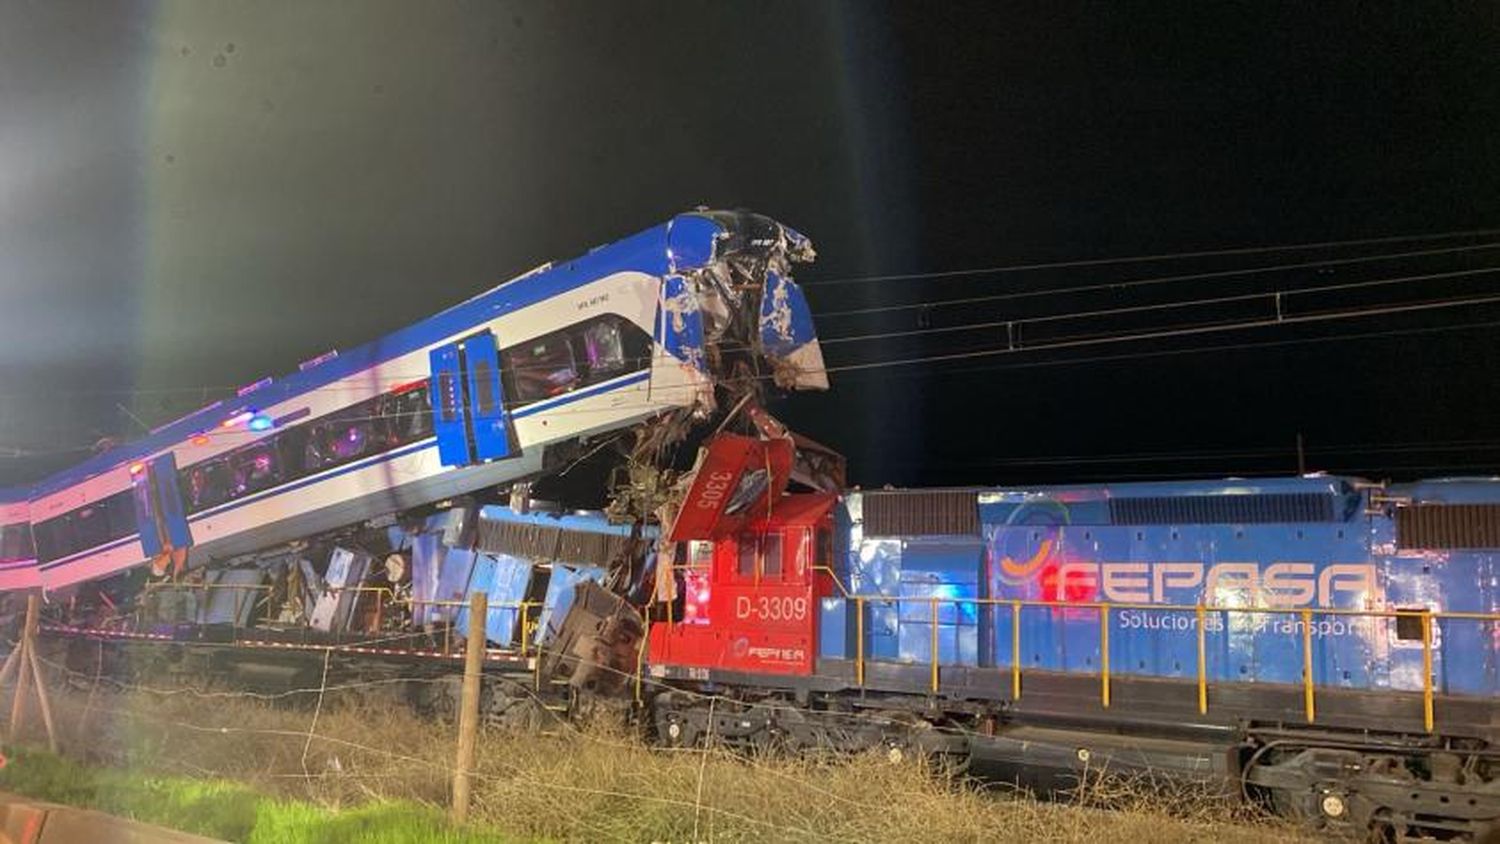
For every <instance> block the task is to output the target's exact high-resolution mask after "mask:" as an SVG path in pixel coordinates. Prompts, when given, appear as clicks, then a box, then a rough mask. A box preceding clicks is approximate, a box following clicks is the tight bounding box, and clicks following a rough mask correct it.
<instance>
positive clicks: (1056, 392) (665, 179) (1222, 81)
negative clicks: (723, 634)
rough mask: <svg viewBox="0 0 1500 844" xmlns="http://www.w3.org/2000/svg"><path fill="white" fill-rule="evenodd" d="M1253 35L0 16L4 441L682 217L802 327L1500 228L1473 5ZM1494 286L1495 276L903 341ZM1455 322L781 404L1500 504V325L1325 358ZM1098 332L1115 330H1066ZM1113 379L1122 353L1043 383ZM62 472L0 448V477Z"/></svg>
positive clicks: (1027, 448) (1483, 42)
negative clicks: (795, 291) (804, 313)
mask: <svg viewBox="0 0 1500 844" xmlns="http://www.w3.org/2000/svg"><path fill="white" fill-rule="evenodd" d="M1170 5H1176V4H1170ZM1253 8H1254V7H1253V6H1250V5H1247V6H1244V7H1239V8H1231V7H1219V8H1216V9H1215V10H1212V11H1208V10H1199V9H1198V7H1197V6H1196V5H1192V4H1180V7H1179V8H1168V5H1162V4H1155V5H1142V6H1141V7H1137V8H1126V7H1125V6H1123V5H1120V4H1097V5H1086V6H1068V7H1066V9H1064V8H1060V7H1059V6H1058V5H1055V4H1043V5H1041V6H1038V7H1036V8H1022V7H1016V6H1004V7H1001V6H999V5H998V4H995V5H992V4H975V5H965V4H958V5H949V4H915V3H913V4H909V5H895V6H887V5H883V4H877V3H873V2H849V3H844V4H827V3H768V2H756V3H743V4H739V3H736V4H730V3H722V4H691V3H637V4H623V3H620V4H615V3H595V2H575V3H560V4H558V3H534V4H533V3H465V4H459V3H408V2H357V3H355V2H348V3H334V2H270V3H254V4H251V3H221V2H186V0H184V1H183V2H162V3H116V4H98V3H93V2H86V0H47V1H46V2H22V1H20V0H9V2H5V3H3V4H0V449H4V448H6V447H9V448H23V449H28V450H33V451H39V452H43V453H51V452H55V451H56V450H58V449H65V448H72V447H78V446H84V447H86V446H87V445H88V444H90V443H92V442H93V441H94V440H96V439H97V438H98V437H100V436H103V435H105V434H115V435H119V434H130V433H131V432H132V430H134V431H135V432H137V433H138V432H139V428H138V426H136V425H135V423H133V422H131V421H130V419H129V417H128V415H127V414H126V412H125V411H124V410H122V409H121V408H120V407H117V404H119V405H124V406H125V407H126V408H129V409H130V410H131V412H133V413H135V414H136V415H138V416H140V417H142V418H144V419H145V420H146V421H147V422H148V423H153V424H154V423H157V422H160V421H163V420H164V419H165V418H169V417H171V416H174V415H176V414H177V413H179V412H181V411H182V410H185V409H188V408H189V407H191V406H193V405H194V404H196V403H199V402H201V399H202V398H203V397H204V396H205V395H207V396H209V397H216V396H217V395H218V394H219V391H221V390H222V388H224V387H233V386H235V385H238V384H244V383H248V382H250V381H254V380H256V379H258V378H260V377H262V376H264V375H267V374H273V373H279V372H283V371H287V370H291V369H294V368H295V366H296V364H297V362H298V361H301V360H304V359H307V358H309V357H312V356H314V355H316V354H319V353H321V352H323V351H325V350H327V349H329V348H335V347H343V348H347V347H350V346H353V345H355V344H358V343H360V342H363V341H365V340H368V339H372V338H373V337H375V336H377V335H378V334H380V333H382V332H385V331H388V330H391V329H393V328H396V327H398V326H400V325H403V324H405V323H407V322H410V321H412V320H414V319H415V318H417V317H419V316H421V315H424V314H426V313H430V312H433V311H436V310H438V309H440V308H442V307H445V306H446V305H448V304H451V303H453V302H455V301H457V300H460V299H463V298H466V297H468V296H470V295H472V294H473V293H474V292H477V291H478V290H480V289H482V288H484V287H487V286H489V285H490V284H493V283H494V282H496V281H498V280H499V279H501V278H504V277H508V276H510V275H513V274H515V273H517V272H520V271H524V270H526V269H528V268H530V267H532V266H535V265H537V264H539V263H541V262H543V261H545V260H549V259H561V258H567V257H571V256H573V255H575V254H579V253H581V252H583V251H585V250H586V249H587V248H589V247H591V246H594V245H597V244H600V243H604V242H607V241H609V240H612V239H615V238H618V237H620V236H623V235H626V234H629V233H631V232H634V231H637V230H639V229H642V228H645V227H647V226H649V225H652V224H654V223H656V222H659V221H661V220H663V219H665V218H667V217H668V216H669V215H671V214H672V213H674V212H676V211H679V210H683V209H686V208H690V207H692V206H695V205H699V204H705V205H714V206H736V207H748V208H753V209H755V210H758V211H761V212H763V213H766V214H769V215H771V216H774V217H777V218H779V219H781V220H784V221H786V222H787V223H790V224H791V225H793V226H795V227H797V228H798V229H800V230H802V231H804V232H806V233H807V234H808V235H809V236H811V237H812V238H813V240H814V242H815V243H816V244H817V246H818V250H819V260H818V263H817V264H816V265H815V266H813V267H811V268H807V269H805V270H804V271H803V272H802V273H801V275H800V278H801V280H802V281H804V282H806V283H807V284H808V285H809V289H810V296H811V298H812V301H813V304H814V308H815V310H817V311H829V312H831V311H837V310H847V309H850V308H857V307H870V306H877V305H887V304H894V303H904V302H913V301H922V300H935V299H941V298H952V297H957V296H970V295H982V294H986V293H994V292H1007V291H1024V290H1041V289H1049V288H1057V287H1066V286H1076V285H1080V284H1092V283H1100V282H1109V281H1117V280H1128V279H1133V278H1140V277H1152V276H1160V275H1167V274H1172V273H1178V272H1191V271H1201V270H1216V269H1224V268H1232V267H1245V266H1251V265H1254V264H1258V263H1278V262H1279V263H1290V262H1294V261H1302V260H1314V259H1318V258H1328V257H1340V256H1346V255H1367V254H1372V253H1373V252H1376V251H1397V250H1398V249H1401V250H1405V249H1413V248H1419V247H1421V246H1423V245H1427V246H1430V245H1432V244H1417V245H1416V246H1413V245H1411V244H1402V245H1401V246H1399V247H1397V246H1383V247H1379V248H1378V249H1374V248H1368V247H1367V248H1364V249H1362V250H1354V251H1343V252H1336V251H1330V250H1316V251H1312V252H1300V253H1293V254H1291V255H1287V254H1273V255H1259V256H1243V257H1236V258H1224V259H1215V260H1193V261H1186V262H1172V263H1168V262H1161V263H1150V264H1135V265H1120V266H1102V267H1091V268H1082V269H1073V270H1067V271H1061V270H1058V271H1038V272H1029V273H1009V274H998V275H995V274H992V275H975V276H966V277H963V278H961V279H957V280H948V281H890V282H881V283H869V284H844V285H839V284H834V285H827V286H823V287H820V286H819V284H820V283H824V284H826V283H827V282H829V281H833V280H837V279H844V278H849V277H856V276H866V275H871V274H889V273H909V272H924V271H937V270H949V269H958V268H968V267H987V266H1004V265H1011V264H1018V263H1030V262H1036V261H1067V260H1073V259H1081V258H1095V257H1106V256H1126V255H1139V254H1156V253H1164V252H1177V251H1190V250H1206V249H1218V248H1226V247H1236V246H1247V245H1262V244H1281V243H1306V242H1321V241H1329V240H1341V239H1354V238H1373V237H1384V236H1395V235H1408V234H1424V233H1436V232H1450V231H1460V230H1474V229H1488V228H1497V227H1500V100H1497V97H1500V94H1497V92H1500V13H1497V8H1500V7H1495V6H1493V5H1484V6H1482V7H1481V11H1476V12H1472V13H1463V14H1454V13H1451V12H1443V13H1439V12H1437V11H1436V10H1435V9H1434V8H1432V7H1416V6H1413V7H1410V8H1409V9H1407V10H1405V11H1403V10H1401V9H1397V8H1392V9H1381V8H1376V7H1365V8H1362V9H1360V10H1357V11H1356V12H1353V13H1350V14H1340V13H1337V12H1335V11H1332V10H1330V9H1329V8H1328V7H1326V6H1324V5H1322V4H1318V5H1317V6H1316V7H1308V8H1307V9H1303V10H1295V9H1293V10H1291V11H1285V10H1283V11H1282V12H1281V13H1279V14H1273V13H1271V12H1269V11H1267V12H1263V13H1259V14H1252V9H1253ZM1492 239H1494V238H1493V237H1492ZM1473 242H1475V241H1474V240H1473V239H1472V238H1470V239H1461V240H1450V241H1444V242H1443V243H1441V244H1438V245H1453V244H1455V243H1458V244H1464V243H1473ZM1486 261H1488V262H1489V263H1486ZM1489 265H1500V250H1496V252H1495V253H1490V252H1484V251H1477V252H1473V253H1462V254H1459V255H1454V256H1446V257H1436V258H1428V259H1413V260H1407V261H1402V262H1387V263H1366V264H1361V265H1358V266H1357V267H1345V268H1336V269H1323V270H1302V271H1289V272H1285V273H1277V274H1267V275H1262V276H1256V277H1254V278H1253V279H1250V280H1248V281H1247V280H1244V279H1235V280H1223V279H1219V280H1214V279H1207V280H1197V281H1191V282H1184V283H1179V284H1174V285H1168V286H1166V287H1163V288H1161V289H1159V290H1156V291H1155V292H1150V293H1140V292H1138V291H1125V290H1116V291H1106V292H1104V293H1102V294H1097V295H1095V294H1090V295H1083V296H1079V295H1073V294H1069V295H1058V296H1055V297H1037V298H1034V299H1028V300H1025V302H1024V304H1005V305H1002V306H996V307H989V308H973V309H970V308H946V309H944V308H939V309H937V310H936V311H934V312H933V313H932V314H929V315H928V316H927V317H926V319H929V320H931V323H924V324H935V325H946V324H952V323H953V322H954V321H956V320H961V319H967V318H978V317H982V318H984V319H992V318H1000V319H1011V318H1020V317H1026V316H1033V315H1039V314H1048V313H1074V312H1077V311H1080V310H1087V309H1095V308H1100V307H1118V306H1121V305H1133V304H1150V303H1155V302H1162V301H1170V300H1182V299H1197V298H1203V297H1209V296H1218V295H1225V294H1233V293H1241V292H1247V291H1256V290H1289V289H1295V288H1298V287H1304V286H1307V285H1313V284H1318V285H1321V284H1327V283H1332V282H1342V281H1351V280H1361V279H1371V278H1381V277H1388V276H1395V275H1404V274H1412V273H1430V272H1438V271H1447V270H1453V269H1457V268H1475V267H1483V266H1489ZM1493 286H1494V281H1493V279H1492V278H1491V277H1487V276H1479V277H1470V278H1469V280H1467V281H1464V282H1462V283H1461V284H1449V283H1445V282H1435V283H1434V284H1433V285H1431V286H1420V285H1418V286H1409V287H1410V289H1409V290H1408V289H1405V288H1403V291H1404V292H1403V293H1402V295H1403V296H1405V297H1406V298H1408V299H1411V300H1422V299H1433V298H1444V297H1449V296H1453V295H1460V294H1462V295H1474V294H1476V293H1482V292H1484V291H1486V290H1491V289H1493ZM1152 297H1155V298H1152ZM1396 298H1400V297H1396ZM1307 301H1308V302H1310V303H1313V304H1316V302H1315V301H1314V300H1312V299H1309V300H1307ZM1389 301H1393V298H1392V297H1391V295H1390V291H1377V292H1374V293H1370V294H1369V295H1368V296H1366V295H1365V294H1363V293H1359V294H1351V295H1349V296H1346V297H1344V298H1342V299H1338V300H1337V301H1336V302H1331V303H1328V304H1329V306H1330V307H1339V308H1348V307H1354V306H1360V307H1362V306H1366V305H1370V304H1379V303H1385V302H1389ZM1207 316H1210V317H1212V316H1214V315H1213V314H1207ZM1485 321H1500V308H1496V307H1494V306H1474V307H1471V308H1468V309H1465V310H1457V309H1448V310H1445V311H1438V312H1430V313H1422V314H1413V315H1405V316H1392V317H1370V318H1363V319H1359V320H1352V321H1344V322H1340V323H1329V324H1319V325H1315V326H1308V327H1303V328H1292V327H1278V328H1266V329H1257V330H1254V331H1242V332H1236V333H1228V334H1215V335H1208V336H1203V337H1197V338H1187V339H1182V338H1178V339H1167V340H1158V341H1142V342H1135V343H1130V344H1111V345H1108V346H1104V347H1088V348H1079V349H1074V350H1072V351H1068V352H1058V351H1043V352H1032V353H1022V354H1011V355H1006V356H1003V357H988V358H979V359H974V360H970V361H962V362H955V363H951V364H945V365H941V366H939V365H924V366H913V367H901V368H882V369H877V370H874V371H867V372H863V373H859V374H854V373H845V374H840V373H835V374H834V377H833V380H834V384H835V387H834V389H833V390H832V391H831V392H830V393H828V394H826V395H816V396H798V397H795V398H792V399H790V400H787V401H785V402H781V403H779V404H778V405H777V406H776V408H775V410H776V412H777V413H778V414H780V415H782V416H783V417H784V418H785V419H787V420H788V421H789V422H791V423H793V424H794V425H795V426H796V427H799V428H800V429H802V430H804V431H805V432H806V433H808V434H809V435H811V436H814V437H815V438H817V439H820V440H822V441H824V442H826V443H828V444H830V445H833V446H835V447H837V448H839V449H841V450H843V451H844V452H845V453H846V454H847V455H848V456H849V457H850V460H851V469H852V474H853V477H854V479H855V480H856V481H858V482H861V483H865V484H879V483H885V482H892V483H906V484H943V483H970V482H988V483H1003V482H1033V481H1040V480H1067V479H1082V478H1090V479H1096V478H1107V477H1138V476H1148V475H1149V476H1171V475H1179V474H1206V475H1217V474H1224V473H1230V472H1236V473H1248V472H1267V471H1292V470H1294V469H1295V466H1296V464H1295V459H1294V457H1293V454H1292V443H1293V441H1294V438H1295V436H1296V434H1297V433H1298V432H1299V431H1300V432H1303V433H1304V434H1305V435H1306V437H1307V442H1308V446H1309V449H1310V456H1309V464H1310V468H1325V469H1330V470H1341V471H1356V472H1361V473H1364V474H1367V475H1373V476H1386V475H1396V476H1404V475H1411V474H1426V475H1443V474H1468V473H1478V472H1483V473H1493V472H1495V471H1497V470H1500V432H1497V431H1496V430H1495V428H1496V425H1495V422H1494V419H1495V416H1496V413H1497V412H1500V402H1497V400H1496V398H1495V390H1494V389H1493V384H1492V379H1491V377H1490V374H1491V372H1492V371H1494V369H1495V366H1496V364H1497V363H1500V343H1497V339H1500V329H1497V328H1494V327H1489V328H1470V329H1465V330H1449V331H1444V332H1430V331H1424V332H1423V333H1401V334H1392V333H1386V334H1384V335H1383V336H1363V337H1354V338H1349V337H1348V335H1352V334H1366V335H1368V334H1374V333H1378V332H1397V331H1401V332H1412V330H1413V329H1430V328H1433V327H1438V326H1453V325H1457V324H1473V323H1479V322H1485ZM915 324H916V323H915V315H914V314H913V313H911V312H897V313H891V314H885V315H882V316H880V317H860V318H851V317H843V318H840V317H834V318H830V319H826V320H823V321H822V323H821V326H822V330H823V333H824V335H825V336H826V337H830V338H832V337H837V336H849V335H859V334H868V333H870V332H873V331H876V330H893V329H900V328H910V327H913V326H914V325H915ZM1101 328H1102V329H1104V330H1118V329H1119V328H1120V326H1119V325H1115V324H1106V325H1103V326H1099V325H1092V324H1091V325H1088V326H1079V327H1078V328H1077V329H1076V330H1077V331H1078V332H1080V333H1090V332H1093V331H1098V330H1101ZM1069 331H1073V329H1069ZM1067 333H1069V332H1064V334H1067ZM1330 336H1343V337H1345V339H1344V340H1343V341H1324V342H1310V343H1295V344H1287V345H1277V346H1260V347H1256V348H1241V349H1238V350H1233V351H1223V350H1220V351H1210V352H1199V353H1194V354H1170V355H1162V354H1156V356H1140V354H1141V353H1143V352H1149V353H1161V352H1169V351H1176V350H1181V349H1183V348H1195V347H1203V346H1213V345H1221V346H1222V345H1242V344H1247V343H1266V342H1282V341H1287V340H1305V339H1308V338H1317V337H1322V338H1327V337H1330ZM994 345H995V338H994V337H993V336H979V337H974V336H954V335H943V337H942V338H931V337H926V338H921V339H920V340H893V341H877V342H863V343H845V344H833V345H830V346H829V347H828V349H827V355H828V357H829V359H830V362H832V363H835V364H838V363H845V362H851V361H873V360H891V359H896V358H905V357H912V356H918V355H923V354H932V353H937V352H944V351H952V350H954V349H978V348H989V347H993V346H994ZM1101 355H1132V357H1128V358H1123V359H1118V360H1114V361H1097V360H1095V361H1091V362H1074V363H1071V364H1068V363H1066V361H1067V360H1069V359H1070V358H1074V357H1098V356H1101ZM1475 441H1477V442H1475ZM1460 442H1462V443H1463V444H1462V445H1455V443H1460ZM1411 443H1427V444H1428V445H1427V446H1425V447H1423V448H1420V449H1418V448H1411V447H1408V444H1411ZM1201 452H1214V453H1215V454H1214V455H1212V456H1208V457H1201V456H1199V453H1201ZM1252 452H1253V454H1252ZM0 454H3V451H0ZM1141 454H1149V455H1152V456H1150V457H1136V458H1130V459H1124V458H1121V457H1119V455H1141ZM1101 455H1102V456H1106V457H1107V458H1108V459H1107V460H1094V459H1093V458H1096V457H1099V456H1101ZM1079 457H1088V458H1090V461H1089V462H1079V461H1077V460H1074V459H1073V458H1079ZM1060 458H1068V459H1066V460H1063V459H1060ZM55 459H57V456H56V455H55V454H52V455H50V456H44V457H42V458H33V459H10V460H6V459H4V458H3V457H0V481H3V480H20V479H24V478H25V477H27V476H28V475H29V474H35V473H36V472H37V471H38V470H39V469H40V468H41V467H42V465H43V464H44V463H46V462H47V461H48V460H55ZM1039 459H1040V460H1039Z"/></svg>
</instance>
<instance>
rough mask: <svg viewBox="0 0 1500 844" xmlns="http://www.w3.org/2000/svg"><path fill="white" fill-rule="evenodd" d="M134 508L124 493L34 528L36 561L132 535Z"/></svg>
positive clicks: (87, 505) (128, 493) (133, 531)
mask: <svg viewBox="0 0 1500 844" xmlns="http://www.w3.org/2000/svg"><path fill="white" fill-rule="evenodd" d="M134 508H135V503H134V502H133V501H132V500H131V493H130V490H128V489H127V490H125V491H124V492H117V493H115V494H114V495H110V496H107V497H105V498H102V499H100V500H98V501H94V502H91V503H89V504H85V505H84V506H82V507H78V508H76V509H74V510H70V511H68V512H66V513H63V514H62V515H60V516H54V517H53V518H50V519H48V520H47V521H45V522H41V523H40V524H38V525H36V527H35V534H36V545H37V547H36V551H37V557H38V559H40V560H42V561H43V562H48V561H51V560H56V559H60V558H62V557H67V556H69V555H71V554H76V553H78V552H79V551H87V550H88V549H90V548H97V547H98V546H100V545H104V544H105V543H108V542H113V541H114V540H116V539H120V538H122V537H126V536H129V535H131V534H132V533H135V531H136V526H135V509H134Z"/></svg>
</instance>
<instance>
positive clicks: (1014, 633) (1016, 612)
mask: <svg viewBox="0 0 1500 844" xmlns="http://www.w3.org/2000/svg"><path fill="white" fill-rule="evenodd" d="M1010 697H1011V700H1020V699H1021V602H1020V601H1011V602H1010Z"/></svg>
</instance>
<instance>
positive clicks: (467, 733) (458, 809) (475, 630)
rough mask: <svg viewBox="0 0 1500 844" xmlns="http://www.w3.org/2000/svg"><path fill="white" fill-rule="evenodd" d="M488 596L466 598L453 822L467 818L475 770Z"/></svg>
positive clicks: (483, 594)
mask: <svg viewBox="0 0 1500 844" xmlns="http://www.w3.org/2000/svg"><path fill="white" fill-rule="evenodd" d="M488 614H489V601H488V597H487V596H486V595H485V593H483V592H475V593H473V594H472V595H470V596H469V640H468V641H467V642H465V643H464V646H465V647H464V688H463V699H462V704H461V705H460V707H459V710H458V759H457V761H456V762H455V764H454V766H453V822H454V823H463V822H464V821H465V820H466V819H467V818H468V816H469V775H470V772H471V770H472V769H473V767H474V748H475V745H476V744H477V743H478V739H479V680H480V672H481V670H482V669H483V668H484V631H485V623H484V622H485V618H486V616H487V615H488Z"/></svg>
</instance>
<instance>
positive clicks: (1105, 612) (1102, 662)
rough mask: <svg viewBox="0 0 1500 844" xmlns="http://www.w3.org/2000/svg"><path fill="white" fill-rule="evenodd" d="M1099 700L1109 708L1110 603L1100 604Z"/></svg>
mask: <svg viewBox="0 0 1500 844" xmlns="http://www.w3.org/2000/svg"><path fill="white" fill-rule="evenodd" d="M1099 701H1100V702H1101V703H1103V704H1104V708H1105V709H1108V708H1109V604H1100V605H1099Z"/></svg>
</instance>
